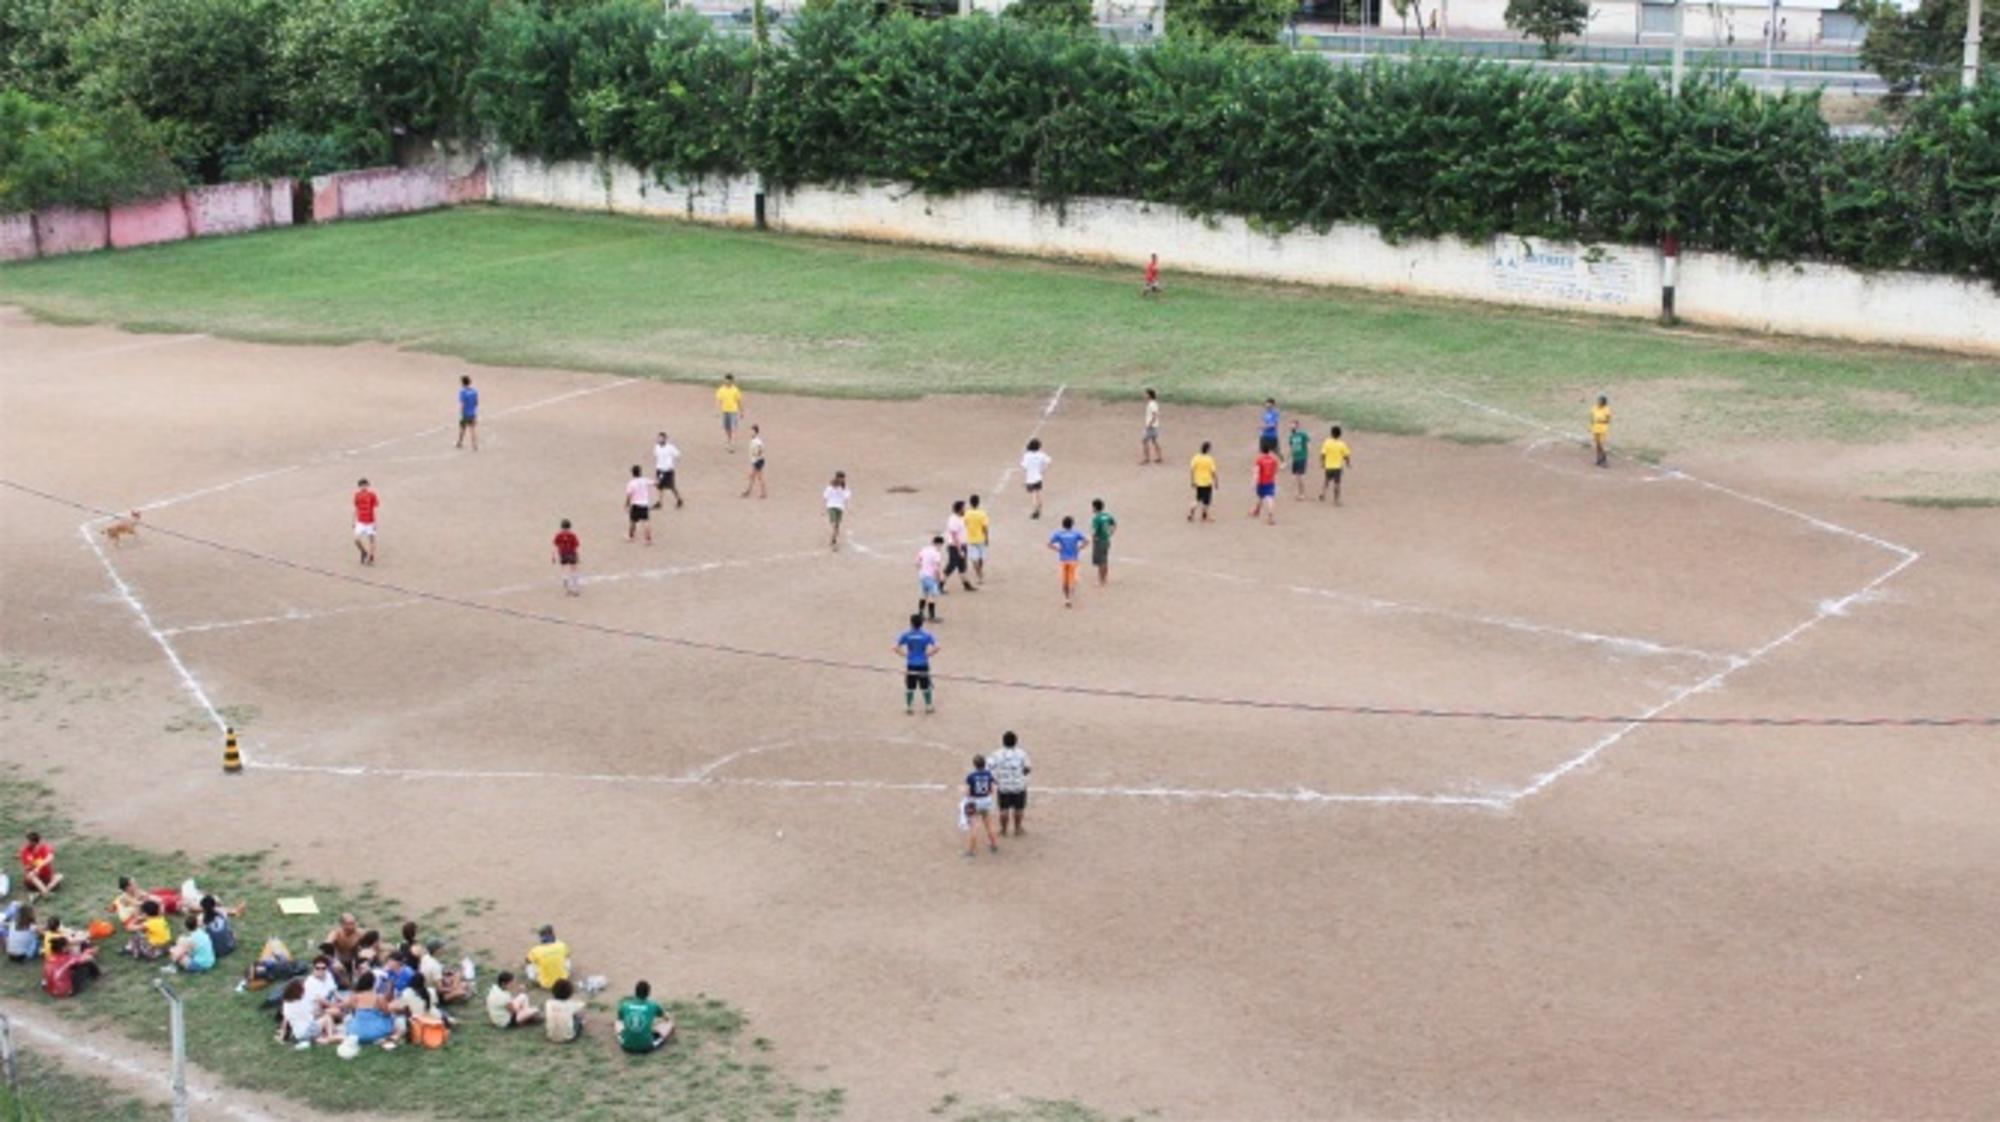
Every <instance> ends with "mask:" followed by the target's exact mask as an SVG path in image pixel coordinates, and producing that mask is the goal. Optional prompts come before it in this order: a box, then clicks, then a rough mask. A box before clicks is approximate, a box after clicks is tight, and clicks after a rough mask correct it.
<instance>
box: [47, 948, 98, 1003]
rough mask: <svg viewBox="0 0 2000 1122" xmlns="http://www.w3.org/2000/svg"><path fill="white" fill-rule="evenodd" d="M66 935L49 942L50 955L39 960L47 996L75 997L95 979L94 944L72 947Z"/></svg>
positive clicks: (96, 973) (95, 957)
mask: <svg viewBox="0 0 2000 1122" xmlns="http://www.w3.org/2000/svg"><path fill="white" fill-rule="evenodd" d="M71 946H72V944H71V943H70V941H69V937H68V936H66V935H58V936H56V937H55V940H54V941H53V942H51V943H50V944H49V957H48V959H47V961H45V962H43V963H42V989H43V990H44V991H46V992H47V993H48V995H49V996H50V997H74V996H76V995H77V994H79V993H82V992H83V988H84V987H85V986H86V985H89V984H90V983H91V982H94V981H96V980H97V975H98V968H97V948H96V947H88V946H87V947H84V948H83V949H81V950H72V949H71Z"/></svg>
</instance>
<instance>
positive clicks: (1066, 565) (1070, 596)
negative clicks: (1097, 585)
mask: <svg viewBox="0 0 2000 1122" xmlns="http://www.w3.org/2000/svg"><path fill="white" fill-rule="evenodd" d="M1089 541H1090V539H1089V538H1086V537H1084V536H1083V535H1082V534H1080V533H1078V532H1077V529H1076V519H1074V518H1070V517H1067V516H1065V517H1064V518H1063V523H1062V529H1060V530H1057V531H1056V532H1055V533H1053V534H1051V535H1049V548H1050V549H1053V550H1055V551H1056V560H1058V561H1061V562H1062V589H1063V607H1065V608H1074V607H1076V566H1077V563H1078V562H1079V561H1081V560H1082V559H1083V547H1084V544H1085V543H1087V542H1089Z"/></svg>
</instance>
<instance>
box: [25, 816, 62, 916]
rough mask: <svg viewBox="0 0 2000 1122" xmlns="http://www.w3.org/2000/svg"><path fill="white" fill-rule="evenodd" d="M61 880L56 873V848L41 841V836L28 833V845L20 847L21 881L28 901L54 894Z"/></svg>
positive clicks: (59, 874)
mask: <svg viewBox="0 0 2000 1122" xmlns="http://www.w3.org/2000/svg"><path fill="white" fill-rule="evenodd" d="M62 879H63V878H62V874H61V873H58V872H56V847H55V846H52V845H50V844H49V843H47V842H45V841H43V840H42V835H40V834H38V833H36V832H34V831H33V830H30V831H28V844H26V845H24V846H22V847H21V880H22V882H23V883H25V884H26V885H27V886H28V899H29V900H31V901H32V900H37V899H40V898H41V897H43V896H47V895H48V894H49V893H51V892H54V891H55V890H56V886H57V885H60V884H61V883H62Z"/></svg>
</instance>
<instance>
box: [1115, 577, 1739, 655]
mask: <svg viewBox="0 0 2000 1122" xmlns="http://www.w3.org/2000/svg"><path fill="white" fill-rule="evenodd" d="M1120 561H1121V563H1125V564H1133V565H1147V566H1151V567H1152V568H1156V569H1165V570H1168V571H1170V572H1181V573H1188V574H1192V575H1194V576H1201V577H1208V578H1209V579H1211V580H1218V581H1225V582H1227V583H1230V584H1250V585H1257V586H1259V587H1268V586H1269V582H1265V581H1260V580H1254V579H1252V578H1250V577H1245V576H1241V575H1239V574H1236V573H1225V572H1220V571H1217V570H1213V569H1200V568H1195V567H1192V566H1187V565H1177V564H1172V563H1168V562H1163V561H1149V560H1147V559H1145V558H1143V557H1122V558H1120ZM1282 587H1283V588H1284V589H1285V591H1287V592H1291V593H1294V594H1296V595H1300V596H1314V597H1319V598H1322V599H1327V600H1335V601H1339V602H1341V603H1346V604H1352V605H1354V606H1356V607H1359V608H1365V609H1369V610H1372V611H1382V612H1401V613H1405V614H1408V615H1419V616H1431V617H1434V618H1437V619H1446V620H1451V621H1453V622H1455V623H1469V624H1475V625H1478V626H1481V627H1494V628H1500V629H1503V630H1507V631H1519V632H1523V633H1525V634H1531V635H1542V636H1548V637H1551V638H1558V639H1567V640H1569V641H1570V642H1573V643H1581V644H1586V645H1593V646H1602V647H1607V648H1609V649H1611V650H1612V651H1614V652H1617V653H1620V654H1626V655H1644V656H1667V657H1680V658H1698V659H1703V660H1705V661H1708V662H1720V663H1733V662H1735V661H1736V660H1737V659H1738V658H1740V657H1741V656H1739V655H1729V654H1717V653H1715V652H1714V651H1704V650H1697V649H1695V648H1692V647H1676V646H1673V645H1671V644H1668V643H1661V642H1657V641H1655V640H1652V639H1645V638H1640V637H1638V636H1633V635H1606V634H1603V633H1600V632H1596V631H1581V630H1576V629H1573V628H1568V627H1560V626H1557V625H1556V624H1552V623H1537V622H1535V621H1534V620H1527V619H1520V618H1517V617H1514V616H1488V615H1477V614H1473V613H1469V612H1455V611H1452V610H1451V609H1449V608H1430V607H1424V606H1422V605H1419V604H1405V603H1402V602H1400V601H1397V600H1385V599H1382V598H1381V597H1378V596H1369V595H1365V594H1363V593H1358V592H1343V591H1341V590H1339V589H1334V588H1314V587H1311V586H1308V585H1301V584H1293V585H1284V586H1282Z"/></svg>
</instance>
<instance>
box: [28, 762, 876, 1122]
mask: <svg viewBox="0 0 2000 1122" xmlns="http://www.w3.org/2000/svg"><path fill="white" fill-rule="evenodd" d="M0 827H4V828H5V829H6V830H8V831H11V834H12V836H18V835H19V834H21V833H22V832H23V831H25V830H27V829H38V830H40V831H41V832H42V834H43V835H44V836H46V837H48V838H49V839H50V840H51V841H53V842H54V843H55V844H56V846H57V853H58V859H59V860H58V867H59V868H61V869H62V871H63V875H64V877H65V878H67V879H66V882H65V884H64V886H63V888H62V890H61V891H60V892H58V893H57V894H56V895H55V896H54V897H52V898H51V899H49V900H47V901H44V902H43V905H42V906H40V907H38V908H37V912H38V914H39V916H40V917H41V918H43V919H46V918H47V917H48V916H49V915H51V914H53V915H58V916H61V917H62V918H63V919H64V920H65V921H66V922H67V923H68V924H69V925H71V926H78V927H80V926H82V925H83V924H84V923H86V922H88V920H90V919H91V918H93V917H94V916H96V915H100V914H102V913H103V911H104V909H105V907H106V905H107V903H108V902H109V900H110V898H111V896H112V895H113V894H114V892H115V891H116V883H117V880H116V878H117V877H118V876H119V874H121V873H125V874H130V875H132V876H135V877H137V878H138V879H139V880H140V881H141V882H143V883H146V884H179V883H180V882H181V881H182V880H183V879H184V878H186V877H187V876H189V875H191V874H192V875H194V876H195V877H196V879H197V880H198V881H199V882H200V884H201V885H202V887H203V888H204V890H206V891H209V892H214V893H216V894H217V895H218V896H219V897H221V898H222V899H224V900H226V901H239V900H240V901H247V902H249V904H250V910H249V911H248V912H247V913H246V914H245V915H244V917H243V918H242V919H241V920H239V921H238V924H237V929H238V933H239V935H240V937H241V939H242V940H243V946H241V947H239V948H238V950H237V952H236V953H235V954H234V955H232V956H230V957H228V958H225V959H224V960H223V962H222V965H221V966H220V967H219V968H218V969H217V970H216V971H215V972H214V973H212V974H208V975H176V976H174V977H173V978H172V979H171V981H172V983H173V985H174V986H175V987H176V988H177V989H178V990H179V991H180V992H181V994H182V996H183V997H184V999H185V1000H186V1003H187V1024H188V1057H189V1059H190V1060H191V1061H193V1062H194V1063H196V1064H199V1065H201V1066H202V1067H205V1068H207V1069H208V1070H209V1071H211V1072H214V1073H215V1074H217V1075H220V1076H222V1077H223V1078H225V1079H227V1080H229V1081H230V1082H232V1083H235V1084H238V1085H240V1086H243V1087H248V1088H252V1089H255V1090H259V1091H269V1092H274V1093H278V1094H282V1095H286V1096H288V1097H291V1098H293V1099H296V1100H298V1101H301V1102H304V1103H307V1104H309V1105H311V1106H314V1107H317V1108H320V1109H323V1110H329V1111H342V1110H367V1111H371V1112H376V1113H395V1112H404V1111H407V1112H417V1113H422V1114H424V1115H426V1116H431V1117H440V1118H474V1119H477V1118H563V1119H631V1118H647V1119H652V1118H702V1119H746V1120H747V1119H823V1118H831V1117H834V1116H836V1115H838V1114H839V1113H840V1111H841V1107H842V1099H843V1095H842V1093H841V1092H840V1091H839V1090H837V1089H829V1090H811V1089H807V1088H805V1087H802V1086H799V1085H798V1084H796V1083H794V1082H792V1081H790V1080H789V1079H787V1078H785V1077H784V1076H783V1075H781V1074H779V1073H778V1072H777V1071H776V1069H775V1068H774V1067H773V1066H772V1064H771V1056H770V1052H771V1047H772V1046H771V1043H770V1041H768V1040H765V1039H764V1038H762V1037H755V1038H751V1037H749V1036H748V1034H747V1028H748V1023H747V1021H746V1019H745V1017H744V1016H743V1014H742V1013H740V1012H738V1011H737V1010H735V1009H733V1008H731V1007H730V1006H729V1005H728V1004H726V1003H725V1002H723V1001H720V1000H718V999H716V998H712V997H708V996H706V995H703V994H695V995H693V996H686V997H681V998H679V999H676V1000H672V1001H668V1002H667V1003H666V1004H667V1006H668V1008H669V1010H670V1011H671V1012H672V1013H673V1016H674V1019H675V1021H676V1023H677V1025H678V1034H677V1038H676V1043H675V1044H673V1045H671V1046H670V1047H669V1048H667V1049H666V1050H665V1051H663V1052H660V1053H658V1054H656V1055H653V1056H647V1057H630V1056H627V1055H625V1054H624V1053H622V1052H620V1051H618V1049H617V1048H616V1046H615V1045H614V1044H613V1043H612V1042H611V1037H610V1035H609V1031H608V1028H607V1026H608V1025H609V1024H610V1023H611V1022H610V1008H611V1006H612V1005H615V1003H616V1001H617V996H616V994H606V995H604V996H603V997H600V998H599V999H598V1000H597V1001H596V1002H595V1003H594V1006H593V1012H594V1013H595V1018H594V1023H593V1025H592V1027H591V1028H589V1029H588V1030H587V1031H588V1034H589V1035H588V1036H587V1038H586V1041H585V1043H584V1044H583V1045H582V1046H577V1047H559V1046H557V1045H553V1044H550V1043H548V1041H546V1040H545V1039H544V1038H543V1037H542V1034H541V1033H540V1032H539V1031H537V1030H529V1031H519V1032H503V1031H501V1030H498V1029H494V1028H492V1027H490V1026H488V1025H487V1024H486V1023H485V1018H484V1013H483V1010H481V1009H480V1008H479V1007H478V1006H477V1005H476V1004H475V1005H472V1006H466V1007H461V1009H460V1012H459V1019H460V1024H459V1028H458V1031H457V1032H455V1033H454V1034H453V1035H452V1038H451V1042H450V1043H449V1044H448V1045H447V1046H446V1047H445V1048H444V1049H443V1050H441V1051H435V1052H432V1051H425V1050H423V1049H419V1048H414V1047H407V1046H406V1047H403V1048H399V1049H397V1050H396V1051H394V1052H382V1051H380V1050H378V1049H373V1048H371V1049H367V1050H366V1051H364V1052H363V1053H362V1055H361V1056H360V1057H358V1058H357V1059H355V1060H352V1061H344V1060H342V1059H340V1058H339V1057H338V1056H336V1055H335V1054H334V1051H333V1049H331V1048H315V1049H313V1050H311V1051H309V1052H304V1053H298V1052H293V1051H292V1050H291V1049H290V1048H287V1047H284V1046H281V1045H279V1044H277V1043H275V1042H274V1041H273V1039H272V1034H273V1031H274V1028H275V1025H274V1022H273V1013H272V1011H269V1010H266V1009H264V1008H263V1000H264V998H265V996H266V994H267V993H268V991H264V992H258V991H250V992H245V993H237V992H235V987H236V983H237V981H238V979H239V978H240V976H241V971H242V970H243V968H244V967H245V966H246V965H248V962H249V960H250V958H251V957H252V956H254V955H255V954H256V949H257V947H258V946H259V945H260V944H261V942H262V941H263V940H264V939H265V938H266V937H267V936H272V935H276V936H278V937H280V938H283V939H284V940H285V941H286V942H287V944H289V945H290V947H291V948H292V950H293V951H294V952H295V953H309V951H310V949H311V948H312V947H313V946H314V945H315V944H316V943H317V942H318V940H319V938H320V936H322V935H323V934H324V933H325V931H326V929H327V928H328V927H329V926H330V925H331V922H332V918H333V917H334V916H336V915H338V914H339V913H340V912H342V911H352V912H354V913H356V914H357V915H359V916H361V917H363V921H364V923H370V924H372V925H373V926H376V927H378V928H379V929H381V930H382V931H383V932H384V934H385V936H386V937H389V938H391V939H393V937H394V932H395V930H396V929H397V928H398V927H399V926H400V924H401V921H402V920H403V919H404V918H411V919H415V920H417V921H418V922H419V923H420V924H421V925H422V929H423V930H424V931H426V932H431V933H434V934H435V935H438V936H441V937H442V938H443V940H444V942H445V958H446V960H447V961H452V960H455V959H457V958H458V957H459V956H460V955H464V954H470V955H471V956H472V957H473V958H474V959H475V961H477V962H478V963H479V964H480V966H481V972H482V973H483V974H485V975H487V977H490V976H491V975H492V973H494V972H496V971H497V969H498V967H497V966H496V965H495V963H496V961H497V960H496V958H495V956H493V955H491V954H489V953H484V952H483V951H482V950H481V949H480V948H478V947H476V946H472V945H470V944H469V943H468V942H467V941H466V940H465V939H464V938H463V937H462V936H461V935H460V928H461V926H462V925H463V924H464V923H465V922H466V921H468V920H469V919H471V918H472V917H475V916H477V915H478V914H479V913H480V912H482V911H484V910H485V908H486V906H487V902H485V901H477V900H470V901H460V902H458V903H456V904H454V905H452V906H451V907H449V908H433V909H430V910H428V911H418V910H415V909H408V908H405V907H404V906H403V905H401V904H400V903H398V902H397V901H395V900H391V899H388V898H385V897H383V896H382V895H380V893H379V892H378V891H377V890H376V889H375V888H374V887H373V886H370V885H363V886H361V887H359V888H354V889H348V888H343V887H339V886H335V885H328V884H311V883H299V882H298V881H297V880H296V879H295V878H292V877H290V876H287V875H286V874H285V872H284V869H283V862H273V860H272V859H271V858H269V857H268V856H267V855H265V854H255V853H251V854H236V855H224V856H218V857H214V858H211V859H209V860H206V861H201V862H195V861H191V860H190V859H189V858H187V857H186V856H185V855H183V854H179V853H157V852H150V851H146V850H141V849H136V848H133V847H130V846H126V845H121V844H118V843H115V842H109V841H105V840H103V839H99V838H93V837H90V836H87V835H78V834H76V833H74V832H73V829H72V826H71V824H70V823H69V822H68V821H66V820H65V819H64V818H63V817H62V816H61V815H60V814H59V813H58V812H57V810H56V808H55V807H54V806H53V805H52V803H51V801H50V792H49V790H48V788H46V787H45V786H43V785H42V784H40V783H37V782H34V781H32V780H30V779H27V778H24V777H23V776H22V774H21V773H20V771H19V769H18V768H9V769H7V770H5V771H0ZM281 885H282V887H283V890H284V894H285V895H303V894H307V893H310V894H311V895H313V896H315V897H317V899H318V902H319V906H320V908H321V910H322V912H323V913H325V914H323V915H320V916H316V917H311V918H287V917H284V916H281V915H280V914H279V913H278V911H277V908H276V906H275V903H274V900H275V898H276V897H277V896H278V895H279V894H280V893H279V888H280V886H281ZM114 950H115V948H108V949H107V950H106V952H105V954H104V956H103V958H102V962H103V963H104V965H105V968H106V969H105V977H104V978H103V979H101V980H100V982H99V983H98V984H97V985H95V986H93V987H91V988H90V989H89V990H88V991H86V992H85V993H84V994H83V995H82V996H81V997H80V998H78V999H75V1000H70V1001H60V1002H58V1001H51V1000H49V999H48V998H47V997H46V996H44V995H43V994H42V993H41V992H40V989H39V986H38V983H39V981H40V977H41V974H40V971H39V969H38V968H35V967H31V966H17V965H14V964H12V963H4V962H0V995H5V996H6V997H8V998H9V999H12V1000H15V1001H20V1002H23V1003H32V1004H34V1005H35V1006H36V1007H38V1008H46V1009H49V1010H51V1011H52V1012H55V1013H58V1014H60V1015H62V1016H65V1017H79V1018H88V1019H91V1020H94V1021H99V1022H110V1023H115V1024H116V1026H117V1027H119V1028H120V1029H121V1030H123V1031H124V1032H126V1033H127V1034H128V1035H130V1036H132V1037H134V1038H136V1039H138V1040H140V1041H142V1042H145V1043H147V1044H151V1045H155V1046H157V1047H158V1048H159V1049H160V1053H161V1055H162V1057H164V1056H165V1054H166V1049H167V1045H168V1040H167V1015H166V1009H165V1004H164V1002H163V1001H162V999H161V997H160V996H159V994H158V993H157V991H155V990H154V988H153V984H152V983H153V981H154V980H155V979H157V978H160V977H162V975H161V974H160V973H159V972H158V970H157V968H156V967H155V966H154V965H153V964H150V963H138V962H133V961H132V960H129V959H125V958H122V957H119V956H118V955H117V954H115V953H113V951H114ZM509 957H511V955H510V956H509ZM483 985H484V980H483V979H482V981H481V986H482V987H483ZM669 996H670V995H669ZM38 1095H39V1093H38ZM40 1097H41V1101H42V1102H43V1103H45V1104H48V1103H58V1102H63V1101H64V1100H63V1099H62V1098H61V1097H59V1096H58V1097H54V1098H50V1097H46V1096H40ZM4 1117H5V1116H4V1115H0V1118H4ZM47 1117H48V1118H50V1119H52V1120H53V1119H67V1118H72V1117H78V1118H82V1117H88V1118H92V1119H96V1118H102V1117H114V1118H118V1117H126V1116H125V1115H119V1114H116V1113H99V1112H94V1111H93V1112H87V1113H85V1114H80V1115H79V1114H69V1113H51V1114H48V1115H47ZM132 1117H150V1116H149V1115H133V1116H132Z"/></svg>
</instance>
